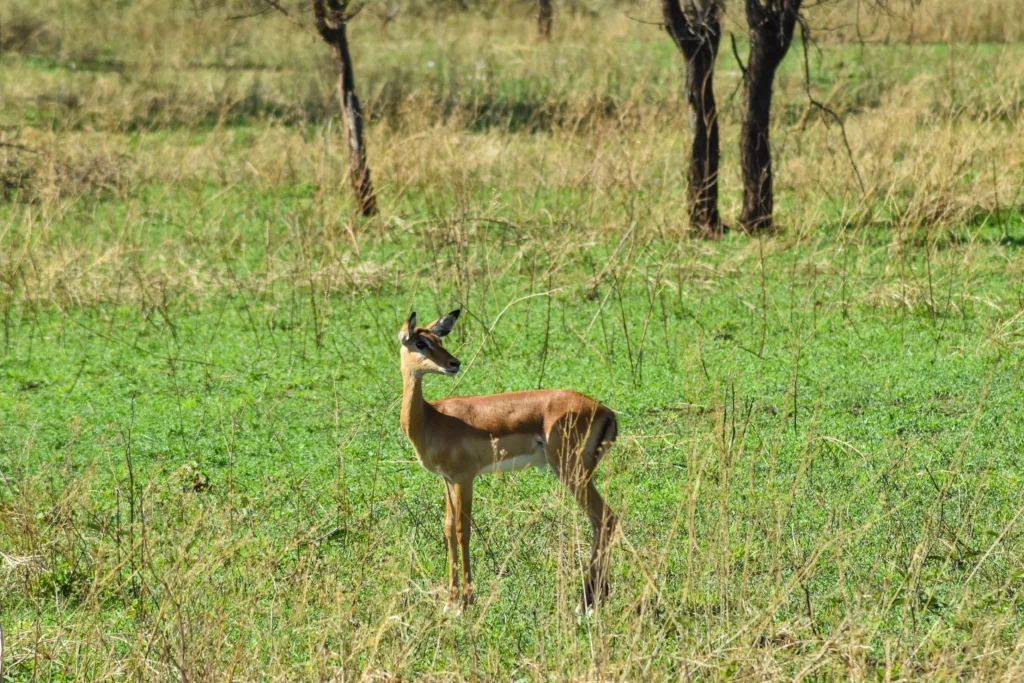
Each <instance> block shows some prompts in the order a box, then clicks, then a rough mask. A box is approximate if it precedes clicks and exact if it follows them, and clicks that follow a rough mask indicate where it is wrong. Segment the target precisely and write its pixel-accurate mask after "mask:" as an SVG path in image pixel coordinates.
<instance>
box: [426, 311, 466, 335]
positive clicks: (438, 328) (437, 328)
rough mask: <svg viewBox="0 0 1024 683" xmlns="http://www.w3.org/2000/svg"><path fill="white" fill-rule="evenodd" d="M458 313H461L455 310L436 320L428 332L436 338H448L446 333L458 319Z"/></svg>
mask: <svg viewBox="0 0 1024 683" xmlns="http://www.w3.org/2000/svg"><path fill="white" fill-rule="evenodd" d="M460 313H462V309H461V308H456V309H455V310H454V311H452V312H451V313H449V314H448V315H445V316H442V317H440V318H438V319H437V320H435V321H434V322H433V323H432V324H431V325H430V331H431V332H433V333H434V334H436V335H437V336H438V337H446V336H448V333H449V332H451V331H452V328H453V327H455V321H456V320H458V319H459V314H460Z"/></svg>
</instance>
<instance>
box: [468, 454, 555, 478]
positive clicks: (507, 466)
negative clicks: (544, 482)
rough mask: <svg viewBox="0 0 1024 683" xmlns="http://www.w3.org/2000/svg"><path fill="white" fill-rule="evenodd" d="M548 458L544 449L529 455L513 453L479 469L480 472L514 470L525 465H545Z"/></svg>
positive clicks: (524, 467)
mask: <svg viewBox="0 0 1024 683" xmlns="http://www.w3.org/2000/svg"><path fill="white" fill-rule="evenodd" d="M547 464H548V459H547V458H546V457H544V451H537V452H534V453H530V454H529V455H514V456H512V457H510V458H505V459H504V460H499V461H498V462H496V463H494V464H491V465H488V466H487V467H485V468H483V469H482V470H480V474H490V473H491V472H516V471H518V470H525V469H526V468H527V467H547Z"/></svg>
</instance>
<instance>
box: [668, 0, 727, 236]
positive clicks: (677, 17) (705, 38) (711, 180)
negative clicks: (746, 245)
mask: <svg viewBox="0 0 1024 683" xmlns="http://www.w3.org/2000/svg"><path fill="white" fill-rule="evenodd" d="M662 10H663V13H664V16H665V27H666V28H667V29H668V32H669V35H670V36H672V40H673V41H675V44H676V46H677V47H678V48H679V51H680V52H682V53H683V57H684V58H685V59H686V101H687V102H688V103H689V104H690V130H691V133H692V134H693V146H692V147H691V151H690V170H689V188H688V201H689V209H690V225H691V226H692V227H693V228H695V229H696V230H698V231H699V232H700V234H701V235H702V236H703V237H708V238H712V239H718V238H720V237H721V236H722V233H723V232H724V231H725V228H724V226H723V225H722V219H721V217H720V216H719V214H718V159H719V146H718V108H717V106H716V104H715V92H714V73H715V56H716V55H717V54H718V44H719V43H720V42H721V39H722V28H721V25H720V23H719V18H718V16H719V7H718V3H717V2H715V1H713V0H708V1H707V2H704V3H699V4H698V3H695V2H693V1H692V0H690V1H688V2H687V5H686V10H685V11H684V10H683V9H682V8H681V7H680V6H679V0H662Z"/></svg>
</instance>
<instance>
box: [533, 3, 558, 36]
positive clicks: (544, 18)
mask: <svg viewBox="0 0 1024 683" xmlns="http://www.w3.org/2000/svg"><path fill="white" fill-rule="evenodd" d="M553 16H554V9H553V8H552V7H551V0H537V33H538V34H540V37H541V38H543V39H544V40H547V39H548V38H550V37H551V18H552V17H553Z"/></svg>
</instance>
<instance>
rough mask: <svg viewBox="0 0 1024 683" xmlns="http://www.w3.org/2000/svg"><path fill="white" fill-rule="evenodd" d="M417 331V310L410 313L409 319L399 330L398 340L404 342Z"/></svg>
mask: <svg viewBox="0 0 1024 683" xmlns="http://www.w3.org/2000/svg"><path fill="white" fill-rule="evenodd" d="M415 331H416V311H413V312H412V313H411V314H410V315H409V319H408V320H406V321H405V325H403V326H402V329H401V330H399V331H398V341H400V342H402V343H403V344H404V343H405V342H407V341H409V337H411V336H412V333H413V332H415Z"/></svg>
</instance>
